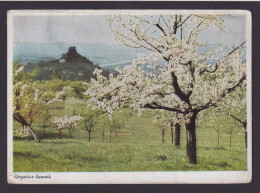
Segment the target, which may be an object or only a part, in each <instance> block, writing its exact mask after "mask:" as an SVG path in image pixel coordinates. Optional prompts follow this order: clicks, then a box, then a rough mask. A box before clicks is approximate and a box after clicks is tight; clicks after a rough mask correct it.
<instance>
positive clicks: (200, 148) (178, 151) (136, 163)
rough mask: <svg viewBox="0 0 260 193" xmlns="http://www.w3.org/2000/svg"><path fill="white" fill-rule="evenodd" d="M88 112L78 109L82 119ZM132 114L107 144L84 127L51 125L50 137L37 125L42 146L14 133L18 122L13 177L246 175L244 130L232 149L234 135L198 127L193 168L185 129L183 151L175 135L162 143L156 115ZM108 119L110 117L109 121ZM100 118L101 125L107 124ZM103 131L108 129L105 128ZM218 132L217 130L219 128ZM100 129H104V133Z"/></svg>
mask: <svg viewBox="0 0 260 193" xmlns="http://www.w3.org/2000/svg"><path fill="white" fill-rule="evenodd" d="M85 108H86V107H85V106H82V105H79V106H78V107H77V109H76V112H77V113H79V114H80V113H81V112H82V111H84V109H85ZM127 112H128V109H123V110H122V112H120V113H118V115H117V116H118V118H119V121H120V123H121V128H120V130H118V131H117V133H116V132H115V131H113V132H112V137H111V142H110V136H109V130H108V129H105V136H104V142H103V141H102V135H101V133H100V132H99V131H98V130H97V129H96V128H94V129H93V132H92V133H91V135H92V136H91V141H90V142H89V141H88V132H87V131H86V130H85V129H84V126H83V124H78V126H77V127H76V128H75V129H74V130H73V131H72V135H73V138H70V135H69V131H67V130H63V131H62V138H61V139H59V132H58V131H57V130H55V125H54V124H53V123H51V120H52V119H50V121H49V122H48V126H47V128H46V132H45V134H44V133H43V127H42V124H41V123H40V122H39V121H38V122H35V124H34V125H33V128H34V129H35V130H36V132H37V134H39V136H40V138H41V142H40V143H36V142H34V140H33V138H32V137H25V138H21V137H19V136H18V135H17V134H16V133H15V130H16V129H17V128H18V127H19V126H20V125H19V124H18V123H16V122H14V141H13V161H14V162H13V169H14V172H88V171H89V172H94V171H99V172H102V171H238V170H239V171H241V170H246V169H247V155H246V153H247V151H246V148H245V144H244V134H243V130H242V128H240V127H236V128H234V131H233V134H232V146H231V147H230V141H229V135H228V133H226V132H225V131H224V130H223V131H222V132H221V133H220V144H219V145H218V144H217V133H216V131H215V128H214V127H213V126H207V124H199V125H198V127H197V157H198V164H195V165H194V164H189V163H188V162H187V160H186V133H185V128H184V124H182V128H181V146H180V147H175V146H174V145H173V144H172V143H171V136H170V130H169V129H168V130H167V131H166V134H165V143H164V144H163V143H162V138H161V130H160V129H159V128H158V126H156V125H155V124H154V123H153V121H152V118H151V116H150V115H151V112H150V111H148V112H145V113H144V114H143V115H142V116H140V117H138V116H137V115H136V114H134V115H133V116H132V117H130V116H127V115H128V114H127ZM51 113H52V115H55V116H62V115H64V114H72V109H68V108H65V106H64V104H63V103H62V102H60V103H59V104H57V105H56V106H55V108H54V109H53V110H52V111H51ZM104 116H105V115H104ZM104 116H103V117H101V118H100V121H102V119H103V120H104V119H105V118H104ZM103 125H104V127H105V125H106V124H103ZM215 127H218V126H217V125H216V126H215ZM100 128H101V127H100V126H99V129H100Z"/></svg>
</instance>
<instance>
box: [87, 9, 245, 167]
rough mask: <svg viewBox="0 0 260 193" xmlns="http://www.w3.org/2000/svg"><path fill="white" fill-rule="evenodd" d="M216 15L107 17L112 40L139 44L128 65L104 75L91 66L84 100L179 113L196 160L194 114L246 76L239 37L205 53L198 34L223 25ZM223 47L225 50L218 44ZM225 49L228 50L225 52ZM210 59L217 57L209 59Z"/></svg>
mask: <svg viewBox="0 0 260 193" xmlns="http://www.w3.org/2000/svg"><path fill="white" fill-rule="evenodd" d="M223 18H224V17H223V16H221V15H196V14H191V15H167V16H164V15H160V16H136V15H129V16H122V15H119V16H111V17H110V19H109V20H108V21H109V25H110V28H111V31H112V34H113V35H114V38H115V40H116V42H117V43H118V44H123V45H126V46H129V47H133V48H144V49H146V50H148V53H146V54H139V55H138V57H137V58H135V59H134V60H133V62H132V64H131V65H127V66H125V67H123V68H116V72H117V75H116V76H113V75H112V74H111V75H110V76H109V78H106V77H104V76H102V75H101V72H102V70H98V69H96V70H95V72H94V73H95V75H96V80H94V79H92V80H91V83H90V85H89V88H88V90H87V91H86V93H85V94H86V95H88V96H89V97H90V98H89V99H88V103H89V105H91V106H92V107H93V108H94V109H95V108H99V109H103V110H104V111H106V112H108V113H109V116H110V118H112V115H113V113H114V112H115V111H117V110H118V109H119V108H121V107H123V106H124V104H128V103H129V104H130V106H131V108H133V109H135V110H136V111H138V113H139V114H141V113H142V112H143V111H144V110H145V108H149V109H155V110H156V109H161V110H165V111H170V112H175V113H179V114H181V115H182V116H183V119H184V122H185V127H186V135H187V136H186V138H187V145H186V150H187V157H188V161H189V163H192V164H196V163H197V151H196V118H197V115H198V114H199V113H200V112H202V111H203V110H206V109H209V108H214V107H217V106H218V105H219V104H220V103H221V102H222V101H223V100H224V99H225V97H226V96H227V95H229V94H230V93H232V92H234V91H236V89H237V88H238V87H240V86H242V84H243V83H244V82H245V80H246V62H244V61H242V59H241V55H242V52H241V48H242V47H243V46H244V45H245V41H244V42H241V43H240V44H239V45H236V46H233V45H228V44H226V43H223V44H221V45H217V46H213V47H212V48H211V49H210V50H209V51H208V52H207V53H203V52H201V51H200V50H199V48H200V47H207V46H208V45H207V42H201V41H200V40H199V38H198V36H199V34H200V33H201V32H202V31H205V30H207V28H209V27H211V26H215V27H216V28H217V29H219V30H220V31H224V30H225V26H224V24H223V23H224V19H223ZM224 48H225V49H224ZM225 50H228V51H225ZM212 58H218V59H217V60H216V61H215V63H214V64H212V63H209V61H210V60H211V59H212Z"/></svg>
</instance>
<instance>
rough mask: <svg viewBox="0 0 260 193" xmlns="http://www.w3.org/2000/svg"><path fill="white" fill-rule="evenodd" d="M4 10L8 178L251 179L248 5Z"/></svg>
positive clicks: (37, 180) (33, 181)
mask: <svg viewBox="0 0 260 193" xmlns="http://www.w3.org/2000/svg"><path fill="white" fill-rule="evenodd" d="M7 14H8V21H7V24H8V64H7V65H8V92H7V95H8V128H7V129H8V132H7V133H8V136H7V137H8V158H7V159H8V167H7V168H8V183H12V184H181V183H189V184H198V183H200V184H207V183H210V184H216V183H218V184H225V183H250V182H251V180H252V100H251V98H252V97H251V96H252V76H251V73H252V72H251V69H252V60H251V57H252V51H251V45H252V35H251V33H252V24H251V22H252V16H251V13H250V11H247V10H10V11H8V13H7Z"/></svg>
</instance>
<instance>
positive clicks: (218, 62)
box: [199, 41, 246, 75]
mask: <svg viewBox="0 0 260 193" xmlns="http://www.w3.org/2000/svg"><path fill="white" fill-rule="evenodd" d="M245 43H246V41H244V42H243V43H241V44H240V45H239V46H237V47H236V48H234V49H233V50H231V51H230V52H229V53H227V54H226V55H225V56H223V57H221V58H219V59H218V61H217V62H216V64H215V68H214V69H213V70H208V69H207V68H204V69H203V70H201V71H200V72H199V74H200V75H201V74H203V73H204V72H208V73H214V72H216V71H217V69H218V67H219V66H220V64H221V63H220V61H221V60H223V59H225V58H226V57H228V56H230V55H231V54H233V53H234V52H235V51H236V50H237V49H239V48H240V47H242V46H243V45H244V44H245Z"/></svg>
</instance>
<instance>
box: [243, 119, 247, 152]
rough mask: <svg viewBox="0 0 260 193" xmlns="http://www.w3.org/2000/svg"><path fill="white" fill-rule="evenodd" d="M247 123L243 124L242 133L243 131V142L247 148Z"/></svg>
mask: <svg viewBox="0 0 260 193" xmlns="http://www.w3.org/2000/svg"><path fill="white" fill-rule="evenodd" d="M246 127H247V124H244V133H245V144H246V148H247V129H246Z"/></svg>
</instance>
